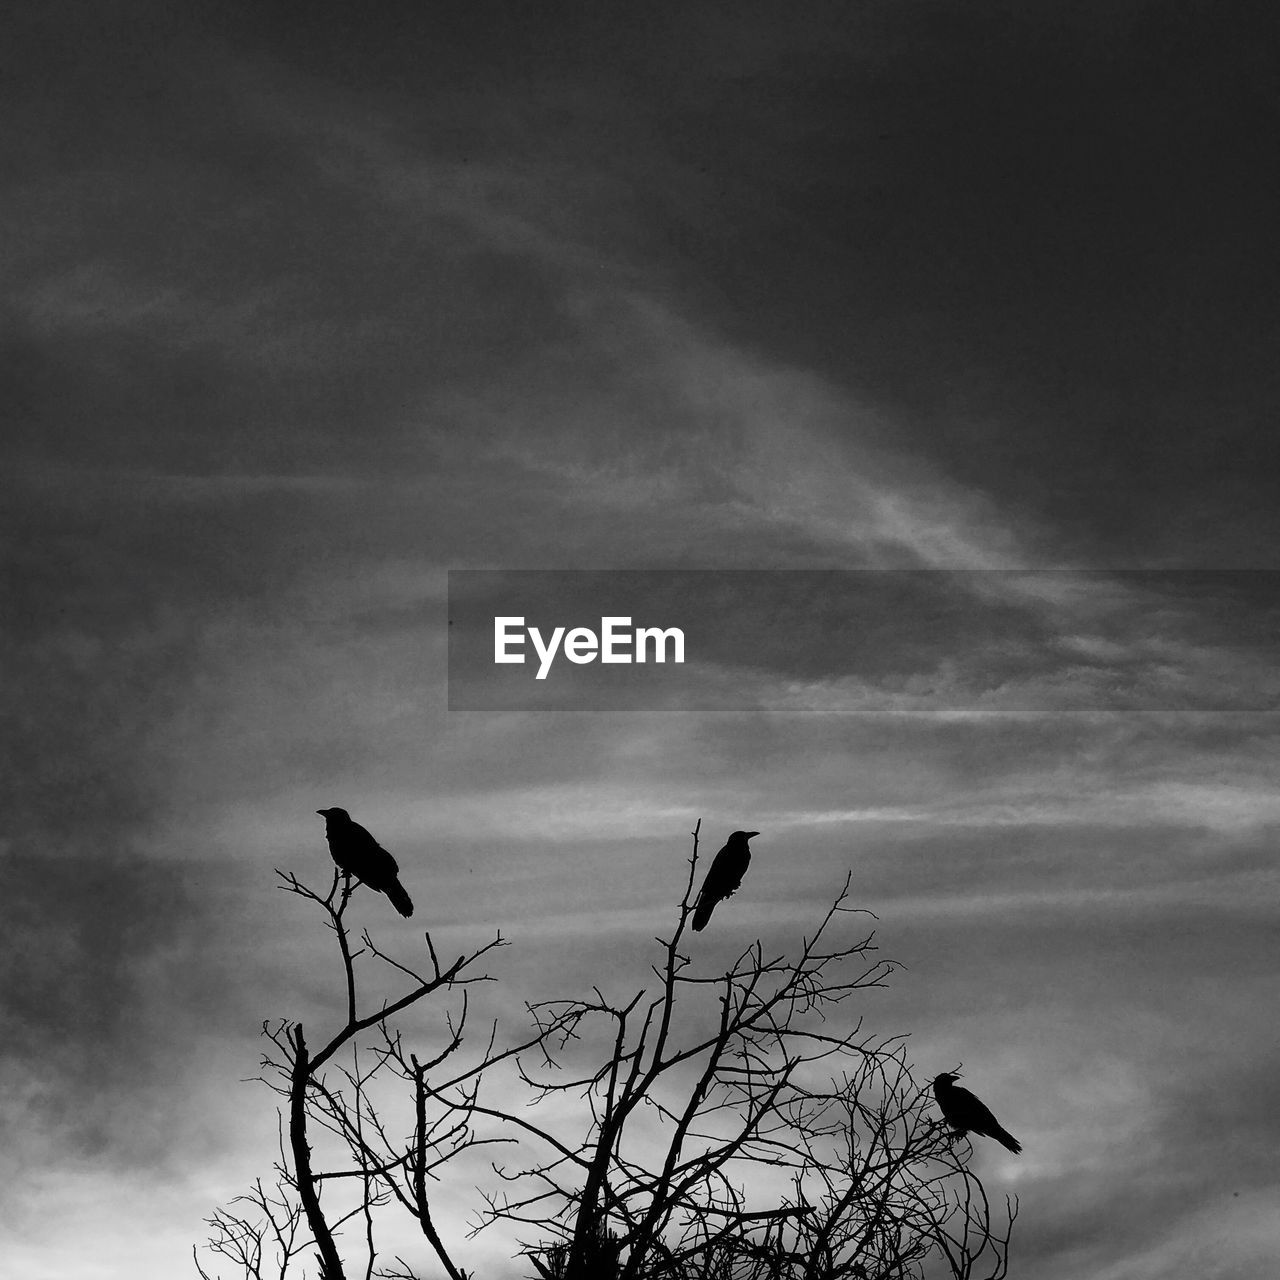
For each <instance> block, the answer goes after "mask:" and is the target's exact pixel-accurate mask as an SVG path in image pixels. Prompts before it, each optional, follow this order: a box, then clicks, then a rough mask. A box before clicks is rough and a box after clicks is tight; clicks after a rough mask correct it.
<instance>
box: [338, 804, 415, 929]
mask: <svg viewBox="0 0 1280 1280" xmlns="http://www.w3.org/2000/svg"><path fill="white" fill-rule="evenodd" d="M316 812H317V813H318V814H319V815H320V816H321V817H322V818H323V819H324V834H325V839H326V840H328V842H329V852H330V853H331V854H332V855H333V860H334V862H336V863H337V864H338V868H339V870H341V871H345V872H346V873H347V875H349V876H355V877H356V879H357V880H361V881H363V882H364V883H365V884H367V885H368V886H369V888H370V889H376V890H377V891H378V892H379V893H385V894H386V895H387V897H388V898H390V899H391V905H392V906H393V907H395V909H396V910H397V911H398V912H399V913H400V914H401V915H402V916H411V915H413V902H412V900H411V899H410V897H409V895H408V894H407V893H406V892H405V891H404V885H402V884H401V883H400V868H399V866H397V865H396V860H395V859H394V858H393V857H392V856H391V855H390V854H389V853H388V852H387V851H386V850H385V849H384V848H383V847H382V846H381V845H380V844H379V843H378V842H377V841H376V840H375V839H374V838H373V837H372V836H371V835H370V834H369V833H368V832H367V831H366V830H365V829H364V828H363V827H362V826H361V825H360V824H359V823H358V822H353V821H352V818H351V815H350V814H349V813H348V812H347V811H346V810H345V809H317V810H316Z"/></svg>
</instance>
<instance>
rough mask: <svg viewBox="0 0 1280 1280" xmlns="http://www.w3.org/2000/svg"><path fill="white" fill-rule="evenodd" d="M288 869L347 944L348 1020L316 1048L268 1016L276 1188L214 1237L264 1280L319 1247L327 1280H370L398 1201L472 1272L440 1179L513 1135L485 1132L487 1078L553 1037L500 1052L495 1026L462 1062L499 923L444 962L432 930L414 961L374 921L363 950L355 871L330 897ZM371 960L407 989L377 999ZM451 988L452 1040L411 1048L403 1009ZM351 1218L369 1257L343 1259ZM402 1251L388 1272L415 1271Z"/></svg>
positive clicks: (452, 1267)
mask: <svg viewBox="0 0 1280 1280" xmlns="http://www.w3.org/2000/svg"><path fill="white" fill-rule="evenodd" d="M276 874H277V875H279V876H280V878H281V881H282V882H283V883H282V885H281V887H282V888H283V889H285V890H287V891H288V892H289V893H292V894H296V895H297V896H298V897H301V898H303V899H305V900H307V901H309V902H311V903H313V904H315V905H317V906H318V907H319V908H320V909H321V911H322V912H323V914H324V917H325V921H326V924H327V925H328V927H329V928H330V930H331V931H332V932H333V934H334V937H335V939H336V941H337V944H338V949H339V952H340V954H341V962H342V973H343V983H344V995H345V1018H344V1019H343V1021H342V1023H341V1025H340V1026H338V1027H337V1028H336V1029H335V1030H333V1031H332V1032H331V1033H329V1034H328V1035H327V1036H326V1037H325V1038H323V1040H322V1041H321V1043H320V1045H319V1047H318V1048H316V1049H313V1048H312V1047H311V1045H310V1044H309V1043H308V1039H307V1036H306V1033H305V1032H304V1029H303V1026H302V1024H301V1023H300V1022H289V1021H280V1022H277V1023H264V1024H263V1034H264V1035H265V1036H266V1038H267V1039H268V1040H269V1042H270V1044H271V1048H270V1049H269V1050H268V1052H267V1053H266V1055H265V1056H264V1058H263V1060H262V1070H263V1075H262V1076H261V1077H260V1078H261V1080H262V1081H263V1082H264V1083H265V1084H266V1085H267V1086H268V1087H269V1088H271V1089H273V1090H274V1091H275V1092H276V1093H278V1094H280V1095H281V1097H282V1098H283V1099H284V1105H283V1107H282V1113H283V1120H282V1132H281V1141H280V1148H281V1151H280V1159H279V1162H278V1163H277V1165H276V1175H277V1181H276V1185H275V1187H274V1188H273V1189H271V1190H268V1189H267V1188H265V1187H264V1186H263V1185H262V1183H261V1182H260V1181H259V1182H257V1183H255V1185H254V1189H253V1190H252V1191H251V1192H249V1193H248V1194H247V1195H245V1196H241V1197H239V1198H238V1199H237V1200H236V1201H234V1202H233V1204H232V1206H231V1207H230V1208H228V1209H225V1210H219V1211H217V1212H216V1213H215V1214H214V1216H213V1217H212V1218H210V1219H208V1225H209V1226H210V1228H211V1231H212V1234H211V1236H210V1238H209V1240H208V1242H207V1244H206V1245H205V1249H206V1251H207V1252H208V1253H210V1254H212V1255H215V1256H218V1257H222V1258H226V1259H228V1260H230V1261H231V1262H232V1263H233V1264H235V1265H236V1266H237V1268H238V1274H239V1275H242V1276H245V1277H252V1278H253V1280H265V1277H267V1276H278V1277H281V1278H282V1280H283V1277H285V1276H287V1275H294V1274H296V1271H297V1268H298V1266H299V1265H300V1264H301V1262H302V1260H303V1259H304V1257H305V1256H306V1255H307V1254H308V1253H309V1252H310V1251H312V1250H314V1255H315V1258H316V1262H317V1265H318V1271H319V1276H320V1280H348V1278H349V1277H351V1278H352V1280H353V1278H354V1277H355V1276H356V1275H357V1274H358V1275H360V1276H363V1277H364V1278H365V1280H369V1278H370V1277H372V1276H373V1275H374V1267H375V1263H376V1262H377V1260H378V1257H379V1250H378V1244H377V1235H378V1226H379V1219H380V1211H381V1210H382V1209H383V1208H385V1207H387V1206H390V1205H393V1204H394V1205H398V1206H399V1207H400V1208H401V1209H403V1210H404V1211H405V1212H407V1213H408V1215H409V1216H410V1217H411V1218H413V1219H415V1220H416V1222H417V1224H418V1227H419V1230H420V1231H421V1234H422V1236H423V1237H424V1238H425V1240H426V1241H427V1243H428V1244H429V1245H430V1248H431V1250H432V1252H433V1254H434V1255H435V1257H436V1259H437V1261H438V1262H439V1264H440V1266H441V1267H442V1268H443V1271H444V1274H445V1275H447V1276H448V1277H449V1280H467V1273H466V1272H464V1271H463V1270H462V1269H461V1268H460V1267H459V1266H458V1264H457V1263H456V1262H455V1261H454V1258H453V1250H454V1248H455V1247H456V1246H455V1245H453V1244H451V1243H450V1242H448V1241H447V1240H446V1239H445V1235H446V1231H445V1229H444V1228H442V1226H441V1224H440V1223H439V1222H438V1221H437V1218H436V1214H435V1212H434V1210H433V1194H434V1187H435V1185H436V1184H437V1182H438V1181H439V1179H440V1176H441V1171H442V1169H443V1168H444V1167H445V1166H446V1165H448V1164H449V1163H450V1162H452V1161H454V1160H456V1159H457V1158H458V1157H459V1156H461V1155H463V1154H464V1153H466V1152H468V1151H471V1150H472V1149H473V1148H476V1147H480V1146H484V1145H485V1144H487V1143H491V1142H500V1141H504V1140H505V1139H503V1138H502V1137H501V1136H497V1135H495V1136H491V1137H485V1136H482V1135H479V1134H477V1133H476V1132H475V1130H474V1129H473V1127H472V1124H471V1112H472V1109H473V1106H474V1105H475V1103H476V1100H477V1098H478V1096H479V1087H480V1081H481V1080H482V1078H483V1077H484V1075H485V1073H486V1072H488V1071H489V1070H491V1069H492V1068H494V1067H495V1066H496V1065H497V1064H498V1063H500V1062H501V1061H503V1059H505V1058H509V1057H514V1056H515V1055H517V1054H519V1053H522V1052H525V1051H526V1050H528V1049H529V1048H530V1047H531V1046H532V1045H533V1043H535V1041H536V1040H537V1039H538V1037H539V1036H540V1035H541V1032H540V1031H538V1032H535V1034H534V1036H533V1037H532V1038H529V1039H526V1040H525V1041H524V1042H522V1043H520V1044H517V1045H515V1046H512V1047H510V1048H507V1049H505V1050H498V1049H497V1048H496V1047H495V1035H496V1028H491V1029H490V1032H489V1034H488V1036H487V1038H486V1041H485V1044H484V1048H483V1049H482V1050H481V1051H480V1053H479V1054H478V1055H477V1056H475V1057H474V1058H473V1059H471V1060H470V1061H469V1062H468V1063H465V1064H463V1065H458V1062H459V1060H460V1052H461V1049H462V1045H463V1039H464V1029H465V1027H466V1022H467V1014H468V1005H469V1000H468V996H467V987H468V986H469V985H471V984H474V983H478V982H487V981H490V980H491V979H490V978H489V976H488V975H487V974H485V973H481V972H477V966H478V962H479V961H481V960H482V958H483V957H485V956H486V955H488V954H489V953H490V952H491V951H494V950H495V949H497V948H500V947H504V946H506V945H507V943H506V941H505V940H504V939H503V938H502V936H501V934H499V935H498V936H497V937H496V938H494V939H493V940H492V941H491V942H488V943H486V944H485V945H483V946H481V947H479V948H477V949H476V950H473V951H471V952H469V953H466V954H463V955H461V956H459V957H458V958H457V959H456V960H454V961H453V962H452V963H450V964H447V965H445V964H442V963H441V961H440V959H439V956H438V955H437V953H436V949H435V946H434V944H433V942H432V939H431V935H430V933H427V934H425V935H424V936H425V942H426V952H427V955H426V961H427V966H426V967H422V966H420V967H419V968H414V967H411V966H410V965H407V964H404V963H402V962H401V961H400V960H397V959H395V958H393V957H392V956H391V955H389V954H387V953H386V952H385V951H383V950H381V949H380V948H379V947H378V946H377V944H376V943H374V941H373V940H372V938H371V937H370V936H369V934H368V932H367V931H362V932H361V934H360V937H359V942H358V945H356V946H354V947H353V945H352V936H351V932H350V930H349V928H348V926H347V924H346V921H345V919H344V915H345V912H346V909H347V905H348V903H349V902H350V900H351V894H352V882H351V878H350V877H349V876H345V875H343V874H341V873H339V872H335V874H334V879H333V883H332V885H331V886H330V888H329V892H328V894H326V895H324V896H321V895H320V894H319V893H317V892H316V891H315V890H313V889H311V888H309V887H308V886H307V885H305V884H303V883H302V882H301V881H300V880H298V879H297V877H296V876H294V875H290V874H285V873H283V872H277V873H276ZM368 964H376V965H377V966H379V967H381V968H382V969H383V970H384V976H385V974H386V973H389V974H390V975H392V976H393V977H395V978H398V979H399V980H400V986H401V990H400V991H399V993H398V994H397V995H395V996H393V997H391V998H382V999H380V1000H378V1001H377V1002H376V1003H374V1004H373V1006H372V1007H371V1008H369V1009H367V1010H366V1009H364V1008H362V1006H361V1000H360V982H359V979H360V976H361V973H362V971H363V969H364V966H366V965H368ZM453 990H460V992H461V996H460V999H459V1000H458V1001H457V1002H456V1005H455V1007H454V1008H453V1009H451V1010H450V1011H449V1012H448V1013H446V1027H447V1035H446V1037H445V1040H444V1043H443V1044H442V1045H441V1046H440V1047H439V1048H438V1050H437V1051H436V1052H435V1053H433V1054H432V1055H431V1056H429V1057H425V1058H419V1057H418V1055H417V1054H416V1053H413V1052H411V1051H408V1050H406V1048H405V1045H404V1042H403V1036H402V1033H401V1031H400V1030H399V1029H398V1027H397V1025H396V1022H395V1018H396V1016H397V1015H398V1014H401V1013H403V1012H404V1011H405V1010H408V1009H410V1008H411V1007H413V1006H415V1005H417V1004H419V1003H420V1002H421V1001H424V1000H426V999H428V998H429V997H431V996H433V995H436V994H437V993H440V992H442V991H444V992H448V991H453ZM362 1037H367V1038H369V1039H371V1043H369V1042H366V1041H362ZM389 1082H398V1084H399V1085H400V1086H401V1087H400V1088H399V1089H398V1090H397V1094H398V1096H399V1099H400V1103H401V1105H400V1106H399V1107H398V1108H397V1107H396V1106H395V1104H394V1103H388V1102H387V1101H385V1095H387V1092H388V1091H387V1090H386V1089H385V1087H384V1086H385V1085H386V1084H388V1083H389ZM406 1085H407V1088H404V1086H406ZM405 1095H407V1101H406V1099H405ZM393 1116H398V1117H399V1119H398V1121H397V1120H395V1119H393V1118H392V1117H393ZM317 1141H323V1142H324V1143H325V1155H326V1159H327V1162H331V1163H332V1165H333V1167H326V1168H318V1167H317V1165H316V1160H315V1153H314V1151H313V1145H314V1144H315V1143H317ZM353 1224H358V1226H359V1244H358V1245H356V1246H355V1251H356V1253H358V1255H359V1258H360V1262H359V1263H358V1264H353V1263H351V1262H350V1261H346V1262H344V1260H343V1257H342V1252H341V1251H340V1249H339V1240H340V1237H343V1236H350V1235H352V1234H353V1232H352V1226H353ZM396 1261H397V1263H398V1265H399V1270H398V1271H393V1270H388V1269H385V1268H384V1269H382V1270H379V1271H378V1273H377V1274H379V1275H382V1276H395V1275H405V1276H409V1275H411V1272H410V1271H409V1268H408V1266H407V1265H406V1264H404V1263H403V1261H402V1260H400V1259H397V1260H396ZM196 1266H197V1270H198V1271H199V1274H200V1275H201V1276H202V1277H204V1278H205V1280H212V1278H211V1277H210V1275H209V1273H208V1271H207V1270H206V1269H205V1268H204V1266H203V1265H202V1264H201V1262H200V1260H199V1257H198V1255H197V1259H196Z"/></svg>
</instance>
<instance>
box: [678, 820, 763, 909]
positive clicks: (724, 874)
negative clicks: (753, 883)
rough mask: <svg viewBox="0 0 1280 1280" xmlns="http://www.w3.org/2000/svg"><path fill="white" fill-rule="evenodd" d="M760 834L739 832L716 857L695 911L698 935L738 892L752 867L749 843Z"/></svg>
mask: <svg viewBox="0 0 1280 1280" xmlns="http://www.w3.org/2000/svg"><path fill="white" fill-rule="evenodd" d="M759 834H760V833H759V832H758V831H735V832H734V833H733V834H732V835H731V836H730V837H729V838H728V840H726V841H725V842H724V848H723V849H721V850H720V852H719V853H717V854H716V856H715V858H714V860H713V861H712V863H711V870H710V871H708V872H707V878H706V879H705V880H704V881H703V882H702V888H701V889H700V890H699V891H698V901H697V903H696V904H695V905H694V908H693V931H694V933H701V932H702V930H703V929H705V928H706V927H707V921H708V920H710V919H711V913H712V912H713V911H714V910H715V909H716V903H717V902H719V901H720V900H721V899H722V898H728V897H730V896H732V895H733V894H734V893H736V892H737V889H738V886H739V885H740V884H741V883H742V877H743V876H745V875H746V874H747V868H748V867H749V866H750V865H751V850H750V849H749V848H748V847H747V841H748V840H750V839H751V837H752V836H758V835H759Z"/></svg>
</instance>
